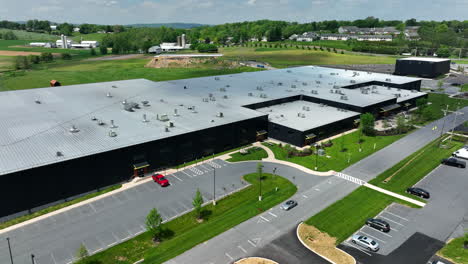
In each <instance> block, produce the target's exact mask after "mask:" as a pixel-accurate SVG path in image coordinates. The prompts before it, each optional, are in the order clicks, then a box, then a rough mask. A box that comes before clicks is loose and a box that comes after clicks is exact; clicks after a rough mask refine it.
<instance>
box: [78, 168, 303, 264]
mask: <svg viewBox="0 0 468 264" xmlns="http://www.w3.org/2000/svg"><path fill="white" fill-rule="evenodd" d="M263 176H264V178H263V180H262V191H263V193H262V196H263V200H262V201H261V202H259V201H258V194H259V185H258V178H257V174H256V173H253V174H248V175H246V176H244V177H243V178H244V179H245V180H246V181H248V182H250V183H252V185H251V186H249V187H247V188H245V189H244V190H242V191H239V192H237V193H234V194H232V195H230V196H227V197H226V198H224V199H222V200H219V201H218V202H217V205H216V206H213V205H212V204H209V205H206V206H205V207H204V210H205V218H204V221H203V223H198V222H197V221H196V220H195V215H194V213H193V212H190V213H187V214H185V215H182V216H180V217H178V218H176V219H174V220H171V221H170V222H167V223H165V224H163V229H164V233H165V234H166V236H165V237H163V238H162V242H161V243H160V244H159V245H158V246H157V247H155V246H154V244H153V243H152V242H151V235H150V234H149V233H147V232H146V233H143V234H141V235H139V236H137V237H135V238H133V239H130V240H128V241H126V242H124V243H121V244H118V245H116V246H114V247H112V248H109V249H107V250H104V251H102V252H99V253H97V254H96V255H93V256H91V257H90V258H89V260H87V261H79V262H78V263H79V264H85V263H86V264H88V263H99V264H115V263H117V259H118V260H119V261H118V263H119V264H132V263H134V262H135V261H138V260H140V259H142V258H145V261H144V262H143V263H151V264H158V263H163V262H165V261H167V260H169V259H171V258H174V257H176V256H177V255H180V254H182V253H183V252H185V251H187V250H189V249H191V248H192V247H194V246H196V245H198V244H200V243H202V242H204V241H206V240H208V239H210V238H212V237H214V236H216V235H218V234H221V233H223V232H224V231H227V230H229V229H231V228H232V227H234V226H236V225H238V224H240V223H242V222H244V221H246V220H248V219H250V218H252V217H254V216H255V215H258V214H260V213H261V212H264V211H266V210H268V209H269V208H271V207H273V206H275V205H277V204H279V203H281V202H282V201H284V200H286V199H288V198H289V197H291V196H292V195H293V194H294V193H296V191H297V188H296V186H294V185H293V184H292V183H291V182H290V181H288V180H286V179H285V178H282V177H278V176H273V175H271V174H266V173H265V174H263ZM276 186H278V187H279V190H278V191H275V187H276Z"/></svg>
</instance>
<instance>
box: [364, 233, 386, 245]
mask: <svg viewBox="0 0 468 264" xmlns="http://www.w3.org/2000/svg"><path fill="white" fill-rule="evenodd" d="M361 233H363V234H364V235H366V236H367V237H370V238H373V239H375V240H377V241H380V242H382V243H384V244H385V243H387V242H385V241H383V240H382V239H379V238H376V237H375V236H372V235H369V234H367V233H366V232H364V231H361Z"/></svg>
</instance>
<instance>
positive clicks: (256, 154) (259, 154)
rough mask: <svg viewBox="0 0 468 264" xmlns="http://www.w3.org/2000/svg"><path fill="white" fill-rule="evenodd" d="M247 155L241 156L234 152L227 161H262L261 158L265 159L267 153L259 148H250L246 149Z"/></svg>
mask: <svg viewBox="0 0 468 264" xmlns="http://www.w3.org/2000/svg"><path fill="white" fill-rule="evenodd" d="M247 151H248V153H247V154H241V153H240V152H236V153H233V154H231V157H232V158H230V159H228V160H227V161H229V162H239V161H248V160H262V159H263V158H267V157H268V154H267V152H266V151H265V150H264V149H262V148H259V147H252V148H249V149H247Z"/></svg>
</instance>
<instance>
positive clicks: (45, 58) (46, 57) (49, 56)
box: [41, 52, 54, 62]
mask: <svg viewBox="0 0 468 264" xmlns="http://www.w3.org/2000/svg"><path fill="white" fill-rule="evenodd" d="M53 60H54V56H52V53H50V52H42V53H41V61H44V62H51V61H53Z"/></svg>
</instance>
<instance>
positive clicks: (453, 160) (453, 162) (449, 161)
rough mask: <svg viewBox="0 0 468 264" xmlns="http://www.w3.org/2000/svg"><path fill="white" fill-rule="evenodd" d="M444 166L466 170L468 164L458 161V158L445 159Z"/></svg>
mask: <svg viewBox="0 0 468 264" xmlns="http://www.w3.org/2000/svg"><path fill="white" fill-rule="evenodd" d="M442 164H445V165H449V166H453V167H458V168H466V162H464V161H463V160H459V159H456V158H448V159H443V160H442Z"/></svg>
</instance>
